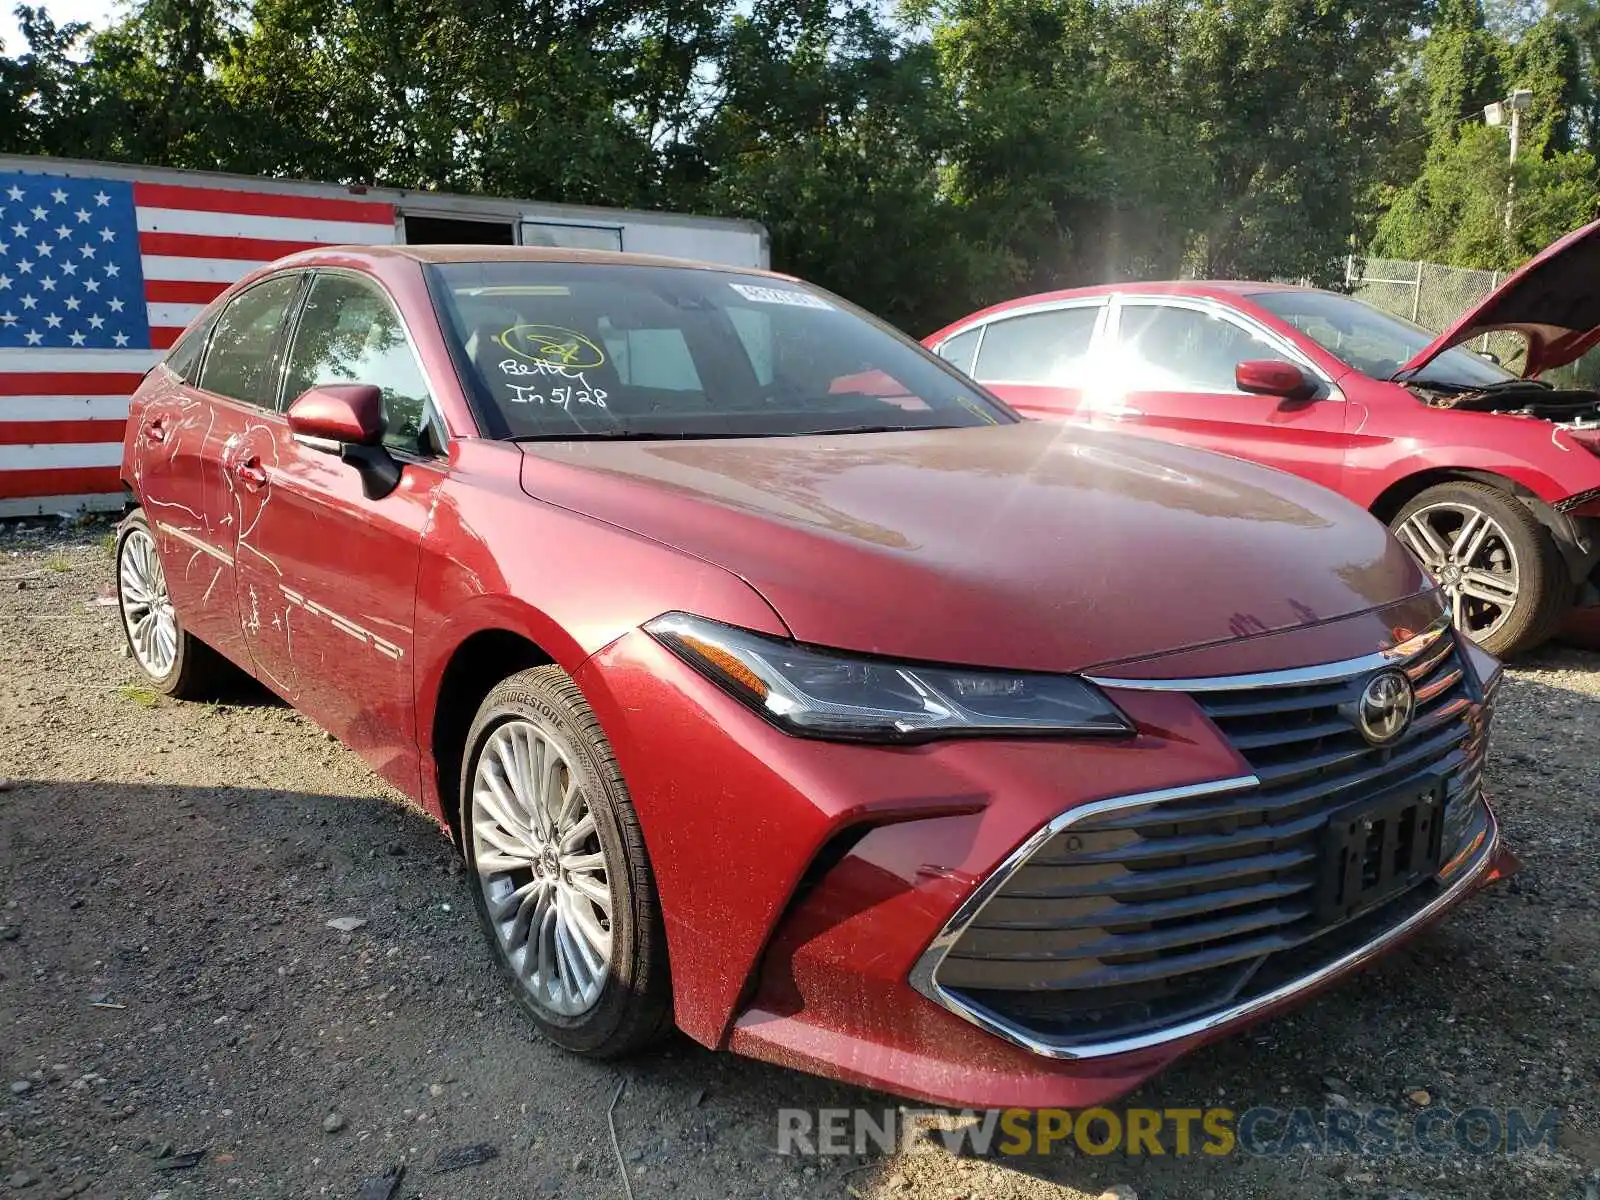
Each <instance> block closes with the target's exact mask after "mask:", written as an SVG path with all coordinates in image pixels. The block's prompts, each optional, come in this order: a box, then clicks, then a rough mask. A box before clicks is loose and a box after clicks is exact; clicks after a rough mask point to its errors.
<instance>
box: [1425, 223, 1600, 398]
mask: <svg viewBox="0 0 1600 1200" xmlns="http://www.w3.org/2000/svg"><path fill="white" fill-rule="evenodd" d="M1597 278H1600V221H1596V222H1594V223H1593V224H1590V225H1585V226H1584V227H1583V228H1582V229H1578V230H1574V231H1573V232H1572V233H1569V234H1567V236H1566V237H1564V238H1562V239H1561V240H1560V241H1557V242H1553V243H1551V244H1550V245H1549V246H1546V247H1545V248H1544V249H1543V250H1541V251H1540V252H1539V253H1538V254H1536V255H1535V256H1534V257H1533V258H1531V259H1529V260H1528V262H1527V263H1525V264H1524V265H1523V266H1522V267H1520V268H1519V269H1518V270H1517V271H1516V272H1515V273H1514V274H1513V275H1512V276H1511V277H1510V278H1509V279H1507V280H1506V281H1505V282H1504V283H1503V284H1501V285H1500V286H1499V287H1498V288H1496V289H1495V290H1494V291H1493V292H1491V293H1489V295H1488V296H1487V297H1486V298H1485V299H1484V300H1483V302H1482V303H1480V304H1479V305H1478V306H1477V307H1476V308H1471V309H1468V310H1467V311H1466V312H1465V313H1464V314H1462V316H1461V317H1460V319H1459V320H1457V321H1456V323H1455V324H1453V325H1451V326H1450V328H1448V329H1446V330H1445V331H1444V332H1443V333H1441V334H1440V335H1439V336H1438V337H1437V338H1435V339H1434V340H1433V341H1432V342H1431V343H1429V344H1428V346H1427V347H1426V348H1424V349H1423V350H1422V351H1421V352H1420V353H1418V354H1417V355H1416V356H1415V357H1414V358H1412V360H1411V361H1410V362H1408V363H1406V365H1405V366H1403V367H1401V368H1400V370H1399V371H1397V372H1395V376H1394V377H1395V378H1396V379H1406V378H1409V377H1410V375H1411V374H1412V373H1413V372H1416V371H1419V370H1421V369H1422V368H1423V367H1425V366H1427V365H1428V363H1430V362H1432V361H1433V360H1434V359H1435V358H1437V357H1438V356H1439V355H1441V354H1443V353H1444V352H1445V351H1446V350H1448V349H1450V347H1451V346H1458V345H1460V344H1461V343H1462V342H1466V341H1470V340H1472V339H1473V338H1475V337H1482V336H1483V335H1484V334H1486V333H1494V332H1495V331H1497V330H1509V331H1511V332H1514V333H1520V334H1522V335H1523V336H1525V337H1526V338H1527V339H1528V357H1527V361H1526V362H1524V363H1523V366H1522V374H1523V377H1524V378H1532V377H1534V376H1536V375H1538V374H1539V373H1540V372H1541V371H1548V370H1550V369H1551V368H1552V367H1559V366H1562V365H1563V364H1565V363H1569V362H1571V361H1572V360H1573V359H1575V358H1578V357H1580V356H1581V355H1582V354H1583V353H1584V351H1586V350H1588V349H1589V347H1591V346H1593V345H1594V344H1595V342H1596V341H1600V286H1597V284H1596V279H1597Z"/></svg>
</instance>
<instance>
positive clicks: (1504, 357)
mask: <svg viewBox="0 0 1600 1200" xmlns="http://www.w3.org/2000/svg"><path fill="white" fill-rule="evenodd" d="M1508 274H1509V272H1507V271H1475V270H1472V269H1471V268H1469V267H1442V266H1440V265H1439V264H1438V263H1430V262H1410V261H1408V260H1406V259H1400V258H1369V259H1366V260H1365V261H1362V260H1360V259H1356V258H1353V257H1352V258H1349V259H1347V260H1346V261H1345V274H1344V282H1345V287H1346V288H1347V289H1348V290H1349V292H1350V294H1351V295H1352V296H1355V297H1357V298H1358V299H1360V300H1362V301H1364V302H1365V303H1367V304H1370V305H1372V307H1373V308H1381V309H1382V310H1383V311H1385V312H1391V313H1393V314H1394V315H1395V316H1397V317H1404V318H1405V319H1406V320H1408V321H1412V322H1414V323H1416V324H1418V325H1421V326H1422V327H1423V328H1424V329H1432V330H1434V331H1435V332H1440V331H1442V330H1444V329H1445V328H1446V327H1447V326H1449V325H1450V324H1451V323H1452V322H1454V321H1455V319H1456V318H1457V317H1459V316H1460V315H1461V314H1462V313H1464V312H1466V311H1467V310H1468V309H1469V308H1472V307H1473V306H1474V305H1476V304H1478V303H1479V302H1480V301H1482V300H1484V299H1485V298H1486V297H1487V296H1488V295H1489V293H1490V292H1492V291H1494V290H1495V288H1497V287H1499V286H1500V285H1501V284H1502V283H1504V282H1505V279H1506V276H1507V275H1508ZM1469 345H1470V348H1471V349H1473V350H1477V351H1480V352H1484V353H1488V354H1493V355H1494V356H1495V357H1496V358H1498V359H1499V360H1500V361H1501V362H1502V363H1504V364H1505V365H1506V366H1507V367H1510V368H1511V369H1512V370H1515V369H1516V368H1517V366H1518V364H1519V363H1520V362H1521V359H1522V354H1523V351H1524V348H1525V347H1524V343H1523V340H1522V338H1520V337H1519V336H1517V335H1516V334H1513V333H1493V334H1488V335H1486V336H1484V337H1481V338H1474V339H1473V340H1472V341H1471V342H1470V343H1469Z"/></svg>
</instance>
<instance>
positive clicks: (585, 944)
mask: <svg viewBox="0 0 1600 1200" xmlns="http://www.w3.org/2000/svg"><path fill="white" fill-rule="evenodd" d="M123 471H124V474H125V479H126V483H127V486H128V488H129V490H130V491H131V493H132V495H133V499H134V502H135V504H136V505H137V507H136V508H135V509H134V510H133V512H132V513H130V515H129V516H128V518H127V519H126V521H125V522H124V523H123V526H122V530H121V534H120V538H119V544H118V552H117V561H118V579H119V582H120V596H121V606H122V609H121V611H122V615H123V618H124V623H125V625H126V629H127V634H128V642H129V645H130V647H131V649H132V653H133V655H134V657H135V659H136V660H137V662H138V663H139V665H140V666H141V667H142V668H143V669H144V671H145V672H147V673H148V674H149V676H150V678H151V679H152V681H153V682H154V683H155V684H156V686H158V687H160V688H162V689H164V690H165V691H166V692H168V693H170V694H172V695H175V696H200V695H203V694H205V691H206V689H207V687H208V686H209V685H210V684H211V683H213V682H214V680H215V679H216V673H217V671H218V670H220V669H223V667H224V664H231V665H232V668H236V669H240V670H243V671H245V672H248V673H250V674H252V675H254V676H255V677H256V678H257V679H259V680H261V681H262V682H263V683H265V684H266V685H267V686H268V687H270V688H271V689H272V690H274V691H275V692H277V693H279V694H280V695H281V696H283V697H284V698H285V699H286V700H287V701H289V702H290V703H292V704H294V705H295V706H297V707H298V708H300V709H301V710H302V711H304V712H305V713H306V714H307V715H308V716H309V717H311V718H312V719H313V720H315V721H317V722H319V723H320V724H321V725H323V726H324V727H325V728H326V729H328V730H329V731H331V732H332V733H333V734H335V735H336V736H337V737H339V738H340V739H341V740H343V741H344V742H345V743H346V744H347V745H349V746H350V747H351V748H353V749H354V750H356V751H357V752H358V753H360V754H361V755H363V756H364V757H365V758H366V759H367V760H368V761H369V762H370V763H371V764H372V765H373V766H374V767H375V768H376V769H377V770H378V771H379V772H380V773H381V774H382V775H383V777H384V778H386V779H387V780H389V781H390V782H391V783H392V784H393V785H394V786H395V787H397V788H398V789H400V790H401V791H402V792H404V793H406V794H407V795H409V796H412V797H414V798H415V799H416V800H417V801H418V802H419V803H420V804H421V805H422V806H423V807H424V808H425V809H426V810H427V811H428V812H429V813H431V814H432V815H433V816H434V817H435V818H437V819H438V820H439V821H440V822H441V824H442V825H444V826H445V827H446V828H447V829H448V830H449V831H450V832H451V834H452V835H453V836H454V837H455V838H456V839H457V841H458V844H459V845H460V847H461V850H462V852H463V853H464V855H465V856H466V860H467V863H468V865H469V868H470V870H469V877H470V878H471V880H472V882H473V890H474V896H475V899H476V905H477V910H478V916H479V918H480V920H481V923H482V926H483V931H484V934H485V936H486V938H487V941H488V944H489V947H490V949H491V952H492V953H493V954H494V955H495V956H496V958H497V959H498V961H499V963H500V964H501V966H502V967H503V968H504V969H505V972H506V974H507V976H508V978H509V980H510V984H511V986H512V987H513V988H514V989H515V990H516V994H517V995H518V996H519V997H520V999H521V1001H522V1003H523V1004H524V1005H525V1007H526V1009H527V1011H528V1012H529V1014H530V1015H531V1017H532V1019H533V1021H534V1022H535V1023H536V1024H537V1026H538V1027H539V1028H540V1029H542V1030H543V1031H544V1032H545V1033H546V1034H547V1035H548V1036H549V1037H551V1038H552V1039H554V1040H555V1041H556V1042H558V1043H560V1044H561V1045H563V1046H566V1047H568V1048H570V1049H572V1050H574V1051H577V1052H581V1053H588V1054H595V1055H608V1054H616V1053H620V1052H623V1051H627V1050H630V1049H633V1048H637V1047H639V1046H642V1045H643V1044H645V1043H647V1042H649V1041H650V1040H651V1039H652V1038H655V1037H656V1036H658V1035H659V1034H661V1033H662V1032H663V1031H665V1030H667V1029H669V1028H670V1027H671V1026H672V1025H673V1024H676V1025H677V1027H678V1028H680V1029H682V1030H683V1031H684V1032H685V1033H687V1034H688V1035H689V1036H690V1037H692V1038H695V1039H696V1040H698V1041H700V1042H703V1043H704V1044H706V1045H707V1046H714V1047H730V1048H732V1049H733V1050H735V1051H738V1052H740V1053H744V1054H749V1055H754V1056H756V1057H759V1058H764V1059H768V1060H771V1061H773V1062H777V1063H782V1064H785V1065H790V1066H799V1067H802V1068H806V1069H809V1070H813V1071H817V1072H821V1073H824V1074H828V1075H832V1076H835V1077H838V1078H840V1079H846V1080H851V1081H855V1082H860V1083H865V1084H869V1085H873V1086H877V1087H882V1088H885V1089H888V1090H891V1091H894V1092H898V1093H902V1094H904V1095H908V1096H914V1097H918V1098H922V1099H926V1100H931V1101H936V1102H945V1103H950V1104H956V1105H1032V1106H1042V1105H1071V1106H1079V1105H1084V1104H1088V1103H1092V1102H1097V1101H1102V1100H1106V1099H1109V1098H1111V1097H1113V1096H1116V1095H1118V1094H1120V1093H1122V1092H1124V1091H1126V1090H1127V1089H1129V1088H1131V1087H1133V1086H1134V1085H1136V1084H1137V1083H1138V1082H1139V1081H1140V1080H1142V1079H1144V1078H1145V1077H1147V1076H1149V1075H1150V1074H1152V1073H1153V1072H1155V1071H1157V1070H1158V1069H1160V1068H1161V1067H1162V1066H1163V1065H1164V1064H1166V1063H1168V1062H1169V1061H1171V1060H1172V1059H1173V1058H1175V1057H1176V1056H1177V1055H1179V1054H1181V1053H1183V1052H1184V1051H1186V1050H1188V1049H1191V1048H1192V1047H1194V1046H1195V1045H1197V1044H1198V1043H1200V1042H1202V1041H1204V1040H1206V1039H1208V1038H1211V1037H1215V1036H1218V1035H1219V1034H1221V1033H1223V1032H1224V1031H1227V1030H1229V1029H1233V1028H1235V1027H1237V1026H1239V1025H1240V1024H1242V1023H1244V1022H1246V1021H1249V1020H1252V1019H1255V1018H1258V1017H1261V1016H1263V1015H1266V1014H1269V1013H1272V1012H1274V1011H1276V1010H1278V1009H1280V1008H1282V1007H1283V1006H1284V1005H1286V1004H1288V1003H1291V1002H1293V1001H1294V1000H1296V999H1297V998H1300V997H1302V996H1303V995H1304V994H1305V993H1307V992H1308V991H1309V990H1311V989H1313V988H1315V987H1318V986H1320V985H1322V984H1325V983H1327V982H1329V981H1331V980H1334V979H1336V978H1338V977H1339V976H1341V975H1343V974H1345V973H1347V972H1348V971H1350V970H1351V969H1353V968H1354V967H1356V966H1358V965H1359V964H1361V963H1362V962H1364V961H1366V960H1368V959H1370V958H1371V957H1373V956H1374V955H1376V954H1379V953H1381V952H1383V951H1385V950H1387V949H1389V948H1390V947H1392V946H1394V945H1395V944H1396V943H1397V942H1399V941H1400V940H1401V939H1402V938H1404V937H1405V936H1407V935H1408V934H1410V933H1412V932H1414V931H1415V930H1417V929H1419V928H1420V927H1421V926H1423V925H1424V924H1426V923H1427V922H1429V921H1431V920H1432V919H1434V918H1436V917H1437V916H1439V915H1440V914H1441V913H1442V912H1444V911H1445V910H1446V909H1447V908H1449V907H1450V906H1451V905H1453V904H1455V903H1456V902H1457V901H1459V900H1461V899H1462V898H1464V897H1465V896H1466V895H1467V894H1468V893H1470V892H1472V891H1473V890H1475V889H1476V888H1478V887H1480V886H1481V885H1483V884H1484V883H1485V882H1487V881H1488V880H1490V879H1491V878H1494V877H1495V875H1496V874H1497V873H1498V872H1499V871H1501V870H1502V869H1503V865H1504V864H1505V862H1506V861H1507V860H1506V859H1505V857H1504V854H1503V851H1502V850H1501V847H1500V843H1499V838H1498V835H1497V832H1496V825H1495V820H1494V817H1493V815H1492V814H1491V812H1490V810H1489V809H1488V808H1487V807H1486V805H1485V803H1484V801H1483V797H1482V788H1481V782H1480V773H1481V769H1482V764H1483V757H1484V749H1485V738H1486V733H1487V726H1488V720H1489V712H1490V706H1491V696H1492V693H1493V689H1494V686H1495V681H1496V679H1497V671H1498V668H1497V666H1496V664H1495V662H1494V660H1493V659H1492V658H1490V657H1489V656H1488V655H1487V654H1486V653H1484V652H1483V651H1481V650H1479V649H1477V648H1476V647H1474V646H1473V645H1472V644H1471V643H1469V642H1466V641H1461V640H1458V639H1457V638H1456V636H1455V635H1454V634H1453V633H1452V631H1451V629H1450V626H1449V622H1448V620H1447V619H1446V617H1445V612H1444V605H1443V603H1442V601H1441V599H1440V593H1439V591H1438V590H1437V589H1436V588H1435V587H1434V586H1433V584H1431V583H1430V582H1429V581H1428V580H1427V579H1426V577H1425V576H1424V575H1423V574H1422V573H1421V572H1420V571H1419V569H1418V568H1417V566H1416V564H1415V562H1414V561H1413V560H1412V558H1411V556H1410V555H1408V554H1407V553H1406V552H1405V551H1404V550H1403V549H1402V548H1401V547H1400V545H1399V544H1398V543H1397V542H1396V541H1395V540H1394V539H1393V538H1392V537H1390V535H1389V533H1388V531H1387V530H1385V529H1384V527H1383V526H1382V524H1380V523H1379V522H1377V521H1374V520H1373V519H1372V518H1371V517H1370V516H1368V515H1367V514H1366V513H1365V512H1363V511H1361V509H1360V508H1358V507H1357V506H1355V505H1352V504H1350V503H1349V502H1348V501H1345V500H1343V499H1341V498H1339V497H1338V496H1336V495H1334V494H1333V493H1331V492H1329V491H1326V490H1325V489H1322V488H1319V487H1315V486H1313V485H1311V484H1308V483H1305V482H1303V481H1301V480H1298V479H1295V478H1293V477H1291V476H1286V475H1282V474H1278V473H1275V472H1270V471H1266V470H1263V469H1262V468H1260V467H1257V466H1254V465H1252V464H1249V463H1244V462H1241V461H1239V460H1237V459H1231V458H1226V457H1222V456H1218V455H1212V454H1207V453H1205V452H1203V451H1199V450H1194V449H1189V448H1185V447H1181V446H1167V445H1161V444H1159V443H1154V442H1150V441H1148V440H1143V439H1137V438H1127V437H1123V436H1121V435H1119V434H1115V433H1099V432H1095V431H1089V430H1068V429H1065V428H1063V427H1061V426H1055V425H1047V424H1041V423H1036V422H1025V421H1020V420H1019V419H1018V418H1017V416H1016V414H1014V413H1013V412H1012V411H1011V410H1010V409H1008V408H1006V407H1005V406H1004V405H1003V404H1001V403H998V402H997V401H995V400H994V399H993V398H992V397H991V396H989V395H988V394H986V393H985V392H983V391H981V390H979V389H978V388H976V387H974V386H973V385H972V384H971V383H970V382H969V381H968V380H967V379H966V378H965V377H963V376H962V375H960V374H959V373H958V372H956V371H955V370H954V369H953V368H951V367H949V366H948V365H947V364H945V363H943V362H941V361H940V360H939V359H938V358H936V357H935V356H933V355H931V354H929V353H927V352H926V351H924V350H923V349H922V348H921V347H919V346H917V345H916V344H915V343H914V342H911V341H909V340H908V339H906V338H904V337H902V336H901V335H899V334H897V333H895V332H894V331H893V330H891V329H889V328H888V327H886V326H885V325H883V324H881V323H880V322H877V321H875V320H873V319H872V318H870V317H868V316H866V315H865V314H863V313H861V312H859V311H857V310H855V309H853V308H851V307H850V306H849V305H848V304H846V303H845V302H844V301H842V300H839V299H838V298H836V297H834V296H831V295H828V294H826V293H824V292H821V291H818V290H816V289H815V288H811V287H808V286H807V285H805V284H803V283H801V282H799V281H797V280H794V279H789V278H785V277H781V276H774V275H766V274H760V273H752V272H746V271H733V270H726V269H722V268H716V267H709V266H704V265H696V264H690V263H678V262H672V261H667V260H655V259H643V258H630V257H623V256H618V255H601V254H585V253H582V252H575V251H551V250H537V249H493V248H484V247H463V248H443V247H435V248H416V247H397V248H383V249H343V250H323V251H317V252H311V253H307V254H303V255H299V256H296V257H292V258H288V259H284V260H282V261H280V262H278V263H276V264H274V265H272V266H270V267H268V268H266V269H264V270H262V271H259V272H257V273H256V274H254V275H252V276H251V277H249V278H247V279H245V280H243V281H242V282H241V283H239V284H238V285H237V286H235V287H234V288H232V289H230V290H229V291H228V292H227V293H225V294H224V295H223V296H221V297H219V298H218V300H217V301H216V302H215V303H213V304H212V305H211V306H210V307H209V308H208V309H207V311H206V312H205V313H204V314H203V315H202V316H201V317H200V318H199V320H198V321H197V323H196V324H195V325H194V326H193V327H192V328H191V329H190V330H189V331H188V332H187V333H186V334H185V336H184V337H183V338H182V339H181V340H180V341H179V343H178V344H177V345H176V346H175V347H174V348H173V350H172V352H171V354H170V355H169V357H168V358H167V360H166V361H165V362H164V363H163V364H162V365H160V366H158V367H156V368H155V369H154V370H153V371H152V372H151V374H150V375H149V377H148V378H147V379H146V380H145V382H144V384H143V386H142V387H141V388H140V389H139V392H138V394H137V395H136V397H135V398H134V401H133V405H132V410H131V413H130V418H129V421H128V433H127V444H126V450H125V457H124V464H123Z"/></svg>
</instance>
